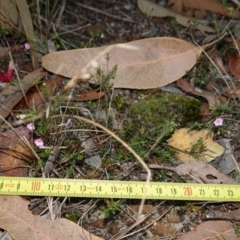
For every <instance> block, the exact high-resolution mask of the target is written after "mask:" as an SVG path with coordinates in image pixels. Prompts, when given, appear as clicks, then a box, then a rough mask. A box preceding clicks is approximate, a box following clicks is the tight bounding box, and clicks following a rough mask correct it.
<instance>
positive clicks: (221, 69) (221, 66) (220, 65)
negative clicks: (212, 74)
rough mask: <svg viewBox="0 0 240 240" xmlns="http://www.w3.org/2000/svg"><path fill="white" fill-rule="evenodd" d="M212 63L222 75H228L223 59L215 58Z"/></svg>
mask: <svg viewBox="0 0 240 240" xmlns="http://www.w3.org/2000/svg"><path fill="white" fill-rule="evenodd" d="M212 61H213V62H214V64H215V66H216V67H217V69H218V71H219V72H220V73H222V74H223V75H226V74H227V72H226V70H225V67H224V64H223V60H222V58H221V57H219V56H215V57H214V58H213V59H212Z"/></svg>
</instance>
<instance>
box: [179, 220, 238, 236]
mask: <svg viewBox="0 0 240 240" xmlns="http://www.w3.org/2000/svg"><path fill="white" fill-rule="evenodd" d="M192 239H194V240H202V239H209V240H219V239H224V240H239V239H240V237H238V236H237V235H236V234H235V229H234V225H233V223H231V222H228V221H206V222H203V223H201V224H199V225H197V226H196V227H195V228H194V229H193V230H192V231H189V232H187V233H185V234H183V235H182V236H180V237H179V238H177V240H192Z"/></svg>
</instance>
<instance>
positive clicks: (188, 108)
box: [128, 93, 201, 135]
mask: <svg viewBox="0 0 240 240" xmlns="http://www.w3.org/2000/svg"><path fill="white" fill-rule="evenodd" d="M199 108H200V102H199V101H197V100H196V99H193V98H190V97H187V96H183V95H179V94H173V93H157V94H155V95H152V96H150V97H149V98H147V99H142V100H140V101H138V102H136V103H133V104H132V105H131V107H130V108H129V111H128V116H129V118H130V119H131V120H130V121H131V123H130V128H132V130H133V132H139V133H142V134H144V133H146V132H148V133H149V134H150V135H151V134H152V133H154V132H156V130H157V131H159V130H161V129H162V127H163V126H164V125H165V124H168V123H170V122H173V123H174V126H177V127H184V126H186V124H187V123H189V122H193V121H197V120H199V119H200V118H201V116H200V111H199Z"/></svg>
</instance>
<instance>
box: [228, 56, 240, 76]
mask: <svg viewBox="0 0 240 240" xmlns="http://www.w3.org/2000/svg"><path fill="white" fill-rule="evenodd" d="M228 65H229V69H230V71H231V73H232V75H233V76H235V77H237V78H240V55H239V54H235V55H229V56H228Z"/></svg>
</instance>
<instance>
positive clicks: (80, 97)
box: [71, 89, 105, 102]
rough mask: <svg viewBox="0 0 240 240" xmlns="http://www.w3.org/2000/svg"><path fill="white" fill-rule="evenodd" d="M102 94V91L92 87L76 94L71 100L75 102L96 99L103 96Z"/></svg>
mask: <svg viewBox="0 0 240 240" xmlns="http://www.w3.org/2000/svg"><path fill="white" fill-rule="evenodd" d="M104 95H105V93H104V92H99V91H98V89H94V90H91V91H88V92H86V93H82V94H81V95H78V96H76V97H74V98H73V99H71V100H72V101H76V102H82V101H90V100H97V99H100V98H101V97H103V96H104Z"/></svg>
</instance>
